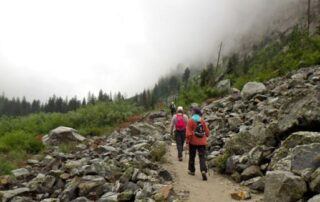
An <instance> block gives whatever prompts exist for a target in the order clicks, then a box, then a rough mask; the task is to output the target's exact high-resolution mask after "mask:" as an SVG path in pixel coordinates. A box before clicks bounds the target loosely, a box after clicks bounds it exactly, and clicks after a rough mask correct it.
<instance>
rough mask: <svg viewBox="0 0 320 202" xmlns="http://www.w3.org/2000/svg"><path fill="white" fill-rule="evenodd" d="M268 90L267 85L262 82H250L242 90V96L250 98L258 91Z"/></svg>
mask: <svg viewBox="0 0 320 202" xmlns="http://www.w3.org/2000/svg"><path fill="white" fill-rule="evenodd" d="M265 91H266V86H265V85H264V84H263V83H260V82H248V83H247V84H245V85H244V86H243V88H242V91H241V96H242V97H243V98H248V97H250V96H253V95H255V94H257V93H263V92H265Z"/></svg>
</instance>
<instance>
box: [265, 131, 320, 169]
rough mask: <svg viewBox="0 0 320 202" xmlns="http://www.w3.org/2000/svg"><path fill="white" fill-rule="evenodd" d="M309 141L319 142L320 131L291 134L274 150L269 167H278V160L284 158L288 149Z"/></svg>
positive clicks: (288, 151) (287, 153)
mask: <svg viewBox="0 0 320 202" xmlns="http://www.w3.org/2000/svg"><path fill="white" fill-rule="evenodd" d="M311 143H320V133H318V132H307V131H302V132H296V133H293V134H291V135H290V136H289V137H288V138H287V139H286V140H285V141H283V143H282V144H281V147H279V148H278V149H277V150H276V151H275V152H274V155H273V157H272V159H271V163H270V169H271V170H275V169H279V161H280V160H281V159H284V158H286V157H287V156H288V155H289V153H290V149H292V148H294V147H296V146H298V145H307V144H311Z"/></svg>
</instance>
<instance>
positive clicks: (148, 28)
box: [0, 0, 293, 101]
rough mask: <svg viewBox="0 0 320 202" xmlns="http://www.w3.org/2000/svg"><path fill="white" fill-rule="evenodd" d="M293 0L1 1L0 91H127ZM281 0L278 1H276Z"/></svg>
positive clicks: (199, 57) (202, 56)
mask: <svg viewBox="0 0 320 202" xmlns="http://www.w3.org/2000/svg"><path fill="white" fill-rule="evenodd" d="M290 1H293V0H283V1H280V2H279V1H278V0H103V1H99V0H94V1H93V0H91V1H89V0H87V1H83V0H54V1H47V0H38V1H34V0H28V1H26V0H0V92H4V93H5V94H6V96H8V97H12V96H19V97H22V96H26V97H27V99H28V100H31V99H35V98H39V99H41V100H43V101H45V100H46V99H47V98H48V96H51V95H53V94H56V95H58V96H62V97H65V96H68V97H72V96H74V95H77V96H78V98H81V97H83V96H86V95H87V93H88V91H91V92H94V93H97V92H98V90H99V89H103V90H105V91H107V92H110V91H112V92H117V91H121V92H123V93H126V95H127V96H131V95H133V94H135V93H136V92H141V91H142V90H143V89H144V88H148V87H152V86H153V85H154V83H155V82H156V81H157V80H158V78H159V77H161V76H163V75H165V74H167V73H168V72H170V70H172V69H174V68H175V67H176V66H177V64H178V63H184V64H194V63H197V62H201V63H206V62H209V61H212V60H213V59H214V58H215V56H216V54H217V48H218V46H219V45H218V44H219V43H220V42H221V41H224V43H225V44H227V46H228V45H229V47H232V46H233V45H234V44H233V43H234V39H235V38H236V37H237V36H239V35H241V34H243V33H245V32H246V31H247V30H250V29H251V28H252V27H253V26H255V25H257V23H259V22H260V20H261V19H265V18H271V16H272V15H273V14H274V12H275V11H276V8H277V7H279V6H281V5H282V4H284V3H283V2H290ZM281 2H282V3H281Z"/></svg>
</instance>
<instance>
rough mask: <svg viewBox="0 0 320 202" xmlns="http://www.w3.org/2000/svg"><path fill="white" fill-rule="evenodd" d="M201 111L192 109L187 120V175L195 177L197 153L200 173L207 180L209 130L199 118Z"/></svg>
mask: <svg viewBox="0 0 320 202" xmlns="http://www.w3.org/2000/svg"><path fill="white" fill-rule="evenodd" d="M201 115H202V114H201V111H200V109H199V108H196V107H195V108H193V109H192V118H191V119H189V120H188V124H187V131H186V137H187V144H188V145H189V167H188V169H189V171H188V174H189V175H195V171H196V169H195V166H194V161H195V157H196V153H197V151H198V155H199V159H200V171H201V175H202V179H203V180H207V166H206V159H205V154H206V145H207V144H208V141H207V139H208V137H209V133H210V131H209V128H208V126H207V124H206V122H205V121H204V119H203V118H201Z"/></svg>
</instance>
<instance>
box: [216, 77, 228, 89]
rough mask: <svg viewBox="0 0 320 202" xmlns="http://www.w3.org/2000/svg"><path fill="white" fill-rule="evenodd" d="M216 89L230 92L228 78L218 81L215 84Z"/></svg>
mask: <svg viewBox="0 0 320 202" xmlns="http://www.w3.org/2000/svg"><path fill="white" fill-rule="evenodd" d="M217 89H218V91H220V92H230V90H231V82H230V80H229V79H225V80H222V81H219V83H218V84H217Z"/></svg>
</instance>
